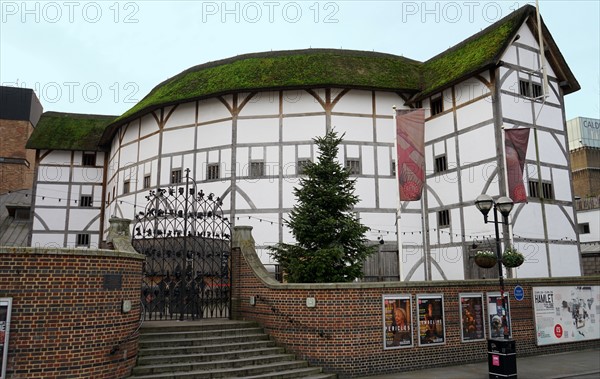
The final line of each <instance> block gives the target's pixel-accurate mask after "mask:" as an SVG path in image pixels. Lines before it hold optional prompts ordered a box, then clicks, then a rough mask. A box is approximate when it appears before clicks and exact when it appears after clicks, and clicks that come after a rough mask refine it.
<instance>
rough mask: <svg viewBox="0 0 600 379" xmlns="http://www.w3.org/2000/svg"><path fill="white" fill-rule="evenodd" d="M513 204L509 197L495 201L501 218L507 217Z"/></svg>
mask: <svg viewBox="0 0 600 379" xmlns="http://www.w3.org/2000/svg"><path fill="white" fill-rule="evenodd" d="M513 206H514V203H513V201H512V199H511V198H510V197H506V196H502V197H499V198H498V200H496V207H497V208H498V210H499V211H500V213H502V216H504V217H508V214H509V213H510V211H512V209H513Z"/></svg>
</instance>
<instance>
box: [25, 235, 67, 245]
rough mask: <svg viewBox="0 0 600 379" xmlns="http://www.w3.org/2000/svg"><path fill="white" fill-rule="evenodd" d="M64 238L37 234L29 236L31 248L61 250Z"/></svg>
mask: <svg viewBox="0 0 600 379" xmlns="http://www.w3.org/2000/svg"><path fill="white" fill-rule="evenodd" d="M63 240H64V236H63V235H62V234H38V233H34V234H33V235H32V236H31V247H42V248H53V247H54V248H61V247H63Z"/></svg>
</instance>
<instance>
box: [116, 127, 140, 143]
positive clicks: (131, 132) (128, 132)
mask: <svg viewBox="0 0 600 379" xmlns="http://www.w3.org/2000/svg"><path fill="white" fill-rule="evenodd" d="M121 132H123V130H121ZM139 133H140V127H139V123H137V122H132V123H130V124H128V125H127V127H126V128H125V131H124V133H123V139H122V140H121V144H123V145H124V144H127V143H130V142H131V141H135V140H137V139H138V138H139Z"/></svg>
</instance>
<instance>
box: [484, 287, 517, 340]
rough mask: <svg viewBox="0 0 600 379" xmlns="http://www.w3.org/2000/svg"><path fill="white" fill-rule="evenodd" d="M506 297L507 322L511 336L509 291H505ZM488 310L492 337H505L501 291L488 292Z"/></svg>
mask: <svg viewBox="0 0 600 379" xmlns="http://www.w3.org/2000/svg"><path fill="white" fill-rule="evenodd" d="M504 299H506V324H507V325H508V327H509V329H510V331H511V335H510V336H511V337H512V325H511V324H510V322H511V320H510V303H509V301H508V292H504ZM487 310H488V323H489V326H490V329H489V332H490V334H489V336H490V338H504V330H503V329H502V299H501V298H500V292H488V294H487Z"/></svg>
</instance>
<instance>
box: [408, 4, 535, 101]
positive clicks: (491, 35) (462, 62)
mask: <svg viewBox="0 0 600 379" xmlns="http://www.w3.org/2000/svg"><path fill="white" fill-rule="evenodd" d="M532 11H533V12H535V8H534V7H532V6H524V7H522V8H520V9H518V10H517V11H515V12H513V13H511V14H510V15H508V16H506V17H505V18H503V19H502V20H500V21H498V22H497V23H495V24H493V25H491V26H489V27H488V28H486V29H484V30H482V31H481V32H479V33H477V34H475V35H473V36H472V37H470V38H468V39H466V40H464V41H462V42H461V43H459V44H458V45H456V46H454V47H452V48H450V49H448V50H446V51H444V52H443V53H440V54H438V55H436V56H435V57H433V58H431V59H429V60H428V61H426V62H425V63H423V65H422V67H421V71H422V74H423V87H422V90H421V92H420V93H419V94H418V95H417V96H416V98H423V97H425V96H427V95H430V94H433V93H434V92H438V91H439V90H440V89H443V88H445V87H448V86H450V85H452V84H454V83H456V82H459V81H461V80H463V79H466V78H467V77H468V76H471V75H474V74H476V73H477V72H481V71H482V70H484V69H486V68H488V67H490V66H492V65H496V64H497V63H498V62H499V59H500V57H501V55H502V54H503V53H504V51H505V50H506V48H507V47H508V44H509V43H510V42H511V40H512V39H513V38H514V36H515V35H516V33H517V32H518V30H519V28H520V27H521V25H522V24H523V22H524V21H525V18H526V17H527V16H528V15H529V14H531V12H532Z"/></svg>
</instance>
